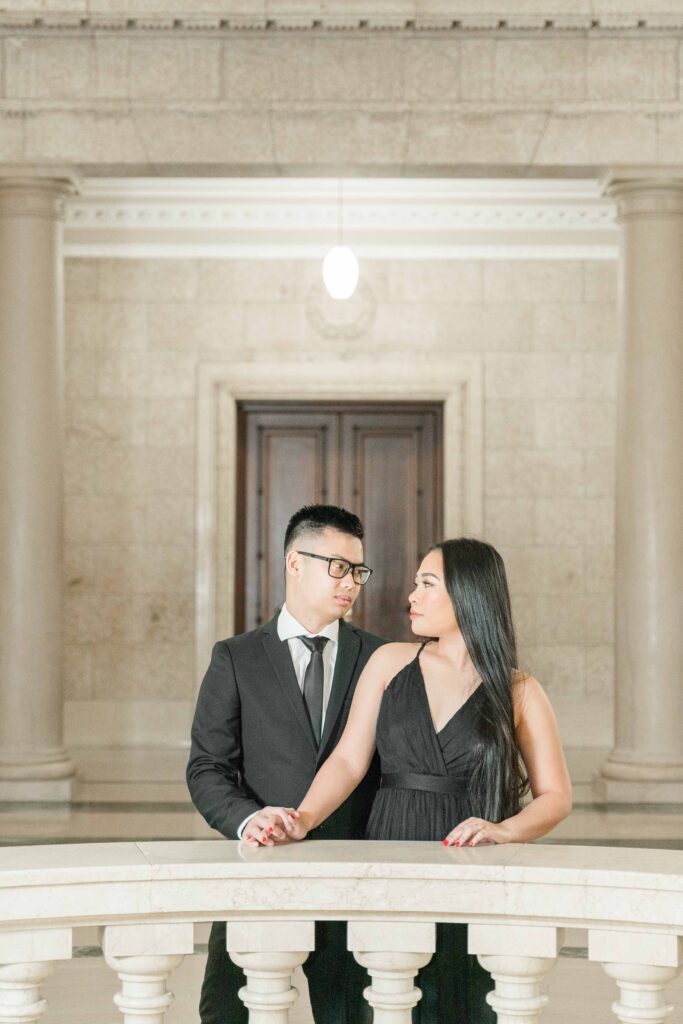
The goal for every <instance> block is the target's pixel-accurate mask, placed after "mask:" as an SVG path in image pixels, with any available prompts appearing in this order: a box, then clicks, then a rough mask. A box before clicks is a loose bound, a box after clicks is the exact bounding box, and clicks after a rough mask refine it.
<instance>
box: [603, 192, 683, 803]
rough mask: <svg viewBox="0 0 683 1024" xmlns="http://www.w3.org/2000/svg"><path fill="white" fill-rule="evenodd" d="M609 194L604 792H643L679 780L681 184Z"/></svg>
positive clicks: (682, 642)
mask: <svg viewBox="0 0 683 1024" xmlns="http://www.w3.org/2000/svg"><path fill="white" fill-rule="evenodd" d="M608 192H609V194H611V195H613V196H614V197H615V198H616V199H617V203H618V211H619V223H620V229H621V263H620V289H619V295H620V317H621V340H620V350H619V364H618V404H617V446H616V458H617V467H616V468H617V489H616V552H615V554H616V583H615V587H616V694H615V715H616V721H615V725H616V745H615V749H614V750H613V751H612V753H611V754H610V757H609V758H608V760H607V762H606V764H605V765H604V767H603V770H602V774H603V777H604V779H606V780H607V782H606V785H605V789H606V792H607V795H608V796H609V797H610V798H614V799H628V798H629V797H628V792H627V790H628V788H629V787H628V786H623V787H620V786H619V785H618V783H617V784H616V785H615V784H614V783H610V781H609V780H623V781H624V782H628V784H629V786H630V787H631V793H632V794H633V798H634V799H644V798H645V797H646V795H647V794H646V792H645V790H644V789H643V787H640V786H636V788H633V784H634V783H636V784H637V783H644V784H645V785H646V786H651V785H652V784H655V789H657V786H658V784H659V783H661V782H667V781H669V782H681V781H683V729H681V722H682V721H683V630H682V629H681V623H683V587H681V579H683V513H682V512H681V509H683V459H682V458H681V446H682V445H683V288H682V287H681V282H682V281H683V181H679V180H653V181H642V180H637V181H615V182H613V183H612V185H611V186H610V187H609V189H608ZM610 785H611V789H610ZM676 788H678V787H676ZM659 789H660V790H662V792H663V791H664V790H665V789H666V787H661V786H660V787H659ZM661 795H662V794H661V793H660V796H661ZM671 795H672V798H676V797H675V794H673V793H672V794H671ZM650 796H651V798H655V799H656V798H658V797H657V795H656V793H655V790H652V791H651V792H650ZM678 798H680V796H679V797H678Z"/></svg>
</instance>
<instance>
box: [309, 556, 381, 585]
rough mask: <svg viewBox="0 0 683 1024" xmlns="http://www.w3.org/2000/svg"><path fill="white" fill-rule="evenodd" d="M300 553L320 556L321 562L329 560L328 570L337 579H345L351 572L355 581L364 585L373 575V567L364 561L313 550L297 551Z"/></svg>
mask: <svg viewBox="0 0 683 1024" xmlns="http://www.w3.org/2000/svg"><path fill="white" fill-rule="evenodd" d="M297 554H298V555H305V556H306V558H318V559H320V561H321V562H327V572H328V575H329V576H332V577H333V578H334V579H335V580H343V579H344V577H345V576H346V574H347V573H348V572H350V573H351V576H352V577H353V582H354V583H359V584H360V586H361V587H362V586H363V584H364V583H367V582H368V580H369V579H370V577H371V576H372V569H371V568H370V567H369V566H367V565H363V563H362V562H348V561H347V560H346V559H345V558H328V556H327V555H314V554H313V552H312V551H297Z"/></svg>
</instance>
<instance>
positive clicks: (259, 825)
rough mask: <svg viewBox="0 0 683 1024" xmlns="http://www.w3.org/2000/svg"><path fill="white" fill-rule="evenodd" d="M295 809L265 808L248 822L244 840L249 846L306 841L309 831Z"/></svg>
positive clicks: (243, 834)
mask: <svg viewBox="0 0 683 1024" xmlns="http://www.w3.org/2000/svg"><path fill="white" fill-rule="evenodd" d="M298 819H299V814H298V812H297V811H295V810H294V808H293V807H264V808H263V810H261V811H259V812H258V814H255V815H254V817H253V818H252V819H251V820H250V821H248V822H247V824H246V825H245V827H244V831H243V832H242V839H243V841H244V842H245V843H247V845H249V846H254V847H256V846H276V845H277V844H280V843H287V842H290V841H291V840H293V839H305V837H306V835H307V832H308V830H307V829H305V828H303V826H302V825H300V823H299V820H298Z"/></svg>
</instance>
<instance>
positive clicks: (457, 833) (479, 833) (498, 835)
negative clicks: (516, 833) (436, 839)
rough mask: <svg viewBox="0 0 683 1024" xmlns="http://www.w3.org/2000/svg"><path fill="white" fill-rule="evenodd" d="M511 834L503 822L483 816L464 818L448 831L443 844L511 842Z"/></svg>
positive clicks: (469, 844) (461, 844)
mask: <svg viewBox="0 0 683 1024" xmlns="http://www.w3.org/2000/svg"><path fill="white" fill-rule="evenodd" d="M511 842H512V835H511V834H510V830H509V828H508V827H507V825H505V824H504V823H500V824H496V823H495V822H493V821H486V819H485V818H466V819H465V821H461V822H460V824H459V825H456V826H455V828H454V829H452V831H450V832H449V833H448V835H447V836H446V838H445V839H444V841H443V845H444V846H481V845H485V844H488V843H511Z"/></svg>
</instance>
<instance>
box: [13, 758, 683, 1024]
mask: <svg viewBox="0 0 683 1024" xmlns="http://www.w3.org/2000/svg"><path fill="white" fill-rule="evenodd" d="M603 754H604V752H603V751H599V750H584V751H569V752H568V760H569V764H570V771H571V774H572V780H573V782H574V797H575V807H574V810H573V812H572V814H571V816H570V817H569V818H568V819H567V820H566V821H565V822H563V823H562V824H561V825H560V826H559V827H558V828H557V829H555V831H554V832H553V833H552V834H551V835H550V836H548V837H546V838H545V839H544V840H543V842H559V843H582V844H587V845H597V844H599V845H604V844H607V845H615V846H620V845H628V846H642V847H644V848H647V847H657V846H659V847H661V846H667V847H672V848H678V849H683V806H680V805H679V806H674V807H656V806H653V805H634V806H626V805H619V806H610V807H606V806H604V805H601V804H599V803H598V802H597V801H596V798H595V795H594V794H593V791H592V788H591V784H590V779H591V776H592V773H593V771H594V770H595V769H596V768H597V767H598V765H599V764H600V761H601V758H602V756H603ZM186 757H187V752H186V751H185V750H143V749H137V750H126V751H122V750H80V751H76V752H75V758H76V762H77V765H78V770H79V780H78V782H77V784H76V789H75V793H74V802H73V804H72V806H70V807H55V806H49V805H35V804H34V805H30V804H25V805H18V806H17V805H11V804H0V845H13V844H27V843H53V842H56V843H73V842H79V841H88V842H93V841H104V840H107V841H117V840H130V839H205V838H210V837H215V838H216V840H217V841H220V836H218V835H217V833H215V832H214V831H213V830H212V829H210V828H209V827H208V826H207V825H206V824H205V822H203V821H202V819H201V818H200V817H199V815H198V814H197V813H196V812H195V811H194V809H193V808H192V806H191V804H190V803H189V799H188V796H187V791H186V789H185V785H184V781H183V772H184V765H185V761H186ZM75 940H76V944H77V946H78V947H79V949H78V951H77V953H78V954H81V955H77V956H76V957H75V958H74V959H73V960H72V961H70V962H66V963H63V964H60V966H59V967H58V969H57V971H56V972H55V974H54V975H53V976H52V977H51V978H49V979H48V980H47V982H46V984H45V995H46V997H47V999H48V1002H49V1011H48V1014H47V1016H46V1017H45V1018H44V1019H45V1021H46V1024H47V1022H49V1024H86V1021H87V1022H88V1024H92V1022H97V1024H114V1022H115V1021H118V1020H120V1014H119V1011H118V1010H117V1009H116V1008H115V1006H114V1004H113V1002H112V997H113V995H114V992H115V991H116V989H117V979H116V977H115V976H114V975H113V974H112V972H111V971H110V970H109V969H108V968H107V966H106V965H105V963H104V961H103V960H102V958H101V956H98V955H94V954H96V950H94V949H93V948H92V947H94V945H95V942H96V939H95V935H94V929H82V930H79V931H77V933H76V936H75ZM206 940H207V928H206V927H204V926H198V927H197V928H196V933H195V943H196V947H195V948H196V952H195V954H194V955H193V956H189V957H186V958H185V960H184V962H183V964H182V965H181V967H180V968H179V969H178V970H177V971H176V972H175V973H174V975H173V976H172V979H171V982H170V986H169V987H170V988H171V989H172V990H173V991H174V993H175V996H176V998H175V1002H174V1004H173V1006H172V1007H171V1009H170V1010H169V1012H168V1014H167V1016H166V1021H167V1024H181V1022H182V1024H197V1022H198V1015H197V1009H196V1007H197V1002H198V996H199V989H200V985H201V978H202V975H203V970H204V963H205V959H206ZM568 941H569V943H570V946H571V948H570V949H567V950H565V951H563V955H562V956H561V957H560V959H559V961H558V964H557V966H556V967H555V968H554V970H553V971H552V973H551V974H550V975H549V977H548V979H547V982H546V992H547V994H548V996H549V1003H548V1007H547V1009H546V1011H545V1014H544V1017H543V1019H544V1020H545V1021H546V1022H547V1024H560V1022H562V1024H565V1022H568V1021H570V1020H575V1019H577V1018H578V1019H590V1020H591V1021H592V1024H607V1022H608V1021H610V1022H612V1021H614V1019H615V1018H614V1015H613V1014H612V1012H611V1009H610V1006H611V1002H612V1000H613V999H614V998H615V995H616V992H615V990H614V987H613V984H612V982H611V981H610V979H609V978H607V977H606V975H605V974H604V973H603V971H602V969H601V968H600V967H599V966H598V965H595V964H591V963H589V962H588V961H587V960H586V959H585V950H584V949H582V944H584V943H585V933H583V932H580V931H575V932H571V933H570V934H569V936H568ZM88 954H90V955H88ZM295 983H296V985H297V987H298V988H299V989H300V991H301V993H302V998H301V999H300V1000H299V1001H298V1002H297V1003H296V1005H295V1007H294V1010H293V1011H292V1015H291V1019H292V1021H293V1024H310V1010H309V1008H308V1005H307V999H306V983H305V979H304V977H303V975H302V974H301V973H300V972H298V977H297V979H296V982H295ZM669 998H670V1000H671V1002H672V1003H673V1004H674V1006H675V1007H676V1012H675V1014H674V1018H673V1019H680V1018H681V1015H682V1012H683V976H682V977H681V978H679V979H678V980H677V981H676V982H675V983H674V984H672V985H671V986H670V989H669Z"/></svg>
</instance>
